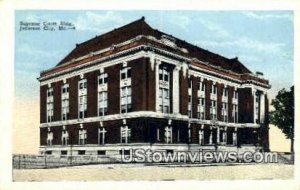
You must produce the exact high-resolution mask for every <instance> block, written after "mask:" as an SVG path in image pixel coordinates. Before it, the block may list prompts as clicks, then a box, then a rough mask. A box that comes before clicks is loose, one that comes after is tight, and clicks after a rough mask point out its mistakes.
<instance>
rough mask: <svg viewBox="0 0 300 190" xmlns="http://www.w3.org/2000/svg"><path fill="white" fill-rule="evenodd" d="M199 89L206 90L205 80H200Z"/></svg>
mask: <svg viewBox="0 0 300 190" xmlns="http://www.w3.org/2000/svg"><path fill="white" fill-rule="evenodd" d="M198 90H200V91H202V92H204V91H205V84H204V82H199V86H198Z"/></svg>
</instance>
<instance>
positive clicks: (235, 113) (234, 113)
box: [232, 104, 238, 123]
mask: <svg viewBox="0 0 300 190" xmlns="http://www.w3.org/2000/svg"><path fill="white" fill-rule="evenodd" d="M232 106H233V109H232V117H233V122H234V123H237V122H238V105H236V104H233V105H232Z"/></svg>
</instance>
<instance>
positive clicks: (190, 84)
mask: <svg viewBox="0 0 300 190" xmlns="http://www.w3.org/2000/svg"><path fill="white" fill-rule="evenodd" d="M192 86H193V81H192V79H189V88H192Z"/></svg>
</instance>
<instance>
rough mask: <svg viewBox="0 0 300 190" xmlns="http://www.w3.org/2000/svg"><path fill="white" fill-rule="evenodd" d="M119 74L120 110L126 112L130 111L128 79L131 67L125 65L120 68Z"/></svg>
mask: <svg viewBox="0 0 300 190" xmlns="http://www.w3.org/2000/svg"><path fill="white" fill-rule="evenodd" d="M120 75H121V81H120V84H121V88H120V104H121V106H120V107H121V109H120V112H121V113H127V112H131V111H132V96H131V93H132V92H131V80H128V79H131V68H130V67H125V68H123V69H121V71H120ZM124 81H125V82H124Z"/></svg>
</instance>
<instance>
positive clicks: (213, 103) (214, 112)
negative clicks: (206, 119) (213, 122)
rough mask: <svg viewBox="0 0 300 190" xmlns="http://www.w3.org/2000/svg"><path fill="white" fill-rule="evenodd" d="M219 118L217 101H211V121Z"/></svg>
mask: <svg viewBox="0 0 300 190" xmlns="http://www.w3.org/2000/svg"><path fill="white" fill-rule="evenodd" d="M216 118H217V101H214V100H211V106H210V119H216Z"/></svg>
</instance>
